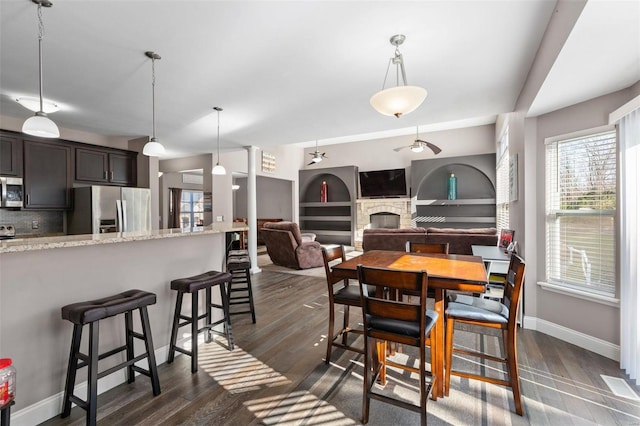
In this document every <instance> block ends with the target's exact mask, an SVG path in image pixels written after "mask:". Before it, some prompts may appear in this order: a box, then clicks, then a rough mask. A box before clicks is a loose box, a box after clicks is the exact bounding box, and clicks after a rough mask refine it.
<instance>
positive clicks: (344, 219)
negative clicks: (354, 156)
mask: <svg viewBox="0 0 640 426" xmlns="http://www.w3.org/2000/svg"><path fill="white" fill-rule="evenodd" d="M357 175H358V169H357V168H356V167H355V166H345V167H329V168H325V169H307V170H300V175H299V176H300V179H299V180H300V229H301V230H302V232H311V233H314V234H316V241H319V242H320V243H323V244H346V245H353V224H354V223H355V219H354V213H355V199H356V197H357V186H356V182H357ZM322 182H326V183H327V188H328V200H327V202H321V201H320V188H321V185H322Z"/></svg>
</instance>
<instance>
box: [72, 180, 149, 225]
mask: <svg viewBox="0 0 640 426" xmlns="http://www.w3.org/2000/svg"><path fill="white" fill-rule="evenodd" d="M150 230H151V190H150V189H148V188H124V187H118V186H97V185H94V186H87V187H83V188H74V189H73V211H72V212H71V213H70V214H69V215H68V216H67V233H68V234H70V235H77V234H102V233H106V232H133V231H150Z"/></svg>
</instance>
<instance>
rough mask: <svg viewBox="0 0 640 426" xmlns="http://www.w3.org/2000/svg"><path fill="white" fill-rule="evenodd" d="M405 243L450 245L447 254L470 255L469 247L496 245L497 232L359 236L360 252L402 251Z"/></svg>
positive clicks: (424, 231) (422, 230)
mask: <svg viewBox="0 0 640 426" xmlns="http://www.w3.org/2000/svg"><path fill="white" fill-rule="evenodd" d="M407 241H411V242H413V243H449V253H450V254H472V250H471V246H472V245H481V246H495V245H497V244H498V230H497V229H496V228H472V229H457V228H427V229H425V228H401V229H385V228H376V229H365V230H364V233H363V236H362V250H363V251H369V250H399V251H404V250H405V249H406V243H407Z"/></svg>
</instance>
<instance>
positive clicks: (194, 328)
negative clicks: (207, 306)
mask: <svg viewBox="0 0 640 426" xmlns="http://www.w3.org/2000/svg"><path fill="white" fill-rule="evenodd" d="M196 371H198V292H197V291H194V292H193V293H191V373H192V374H193V373H195V372H196Z"/></svg>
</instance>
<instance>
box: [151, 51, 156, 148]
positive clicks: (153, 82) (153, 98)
mask: <svg viewBox="0 0 640 426" xmlns="http://www.w3.org/2000/svg"><path fill="white" fill-rule="evenodd" d="M151 123H152V127H153V140H154V141H155V139H156V59H155V58H151Z"/></svg>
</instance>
